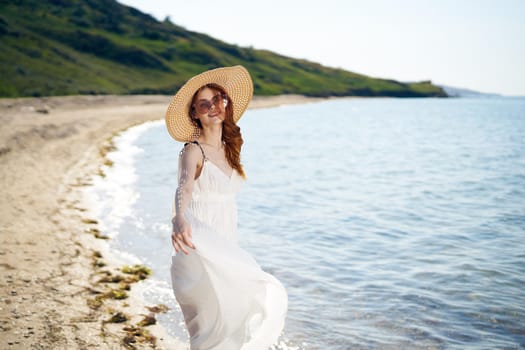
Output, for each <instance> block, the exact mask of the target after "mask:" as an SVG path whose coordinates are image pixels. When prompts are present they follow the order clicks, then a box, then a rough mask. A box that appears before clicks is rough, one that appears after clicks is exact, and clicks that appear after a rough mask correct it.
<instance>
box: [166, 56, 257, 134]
mask: <svg viewBox="0 0 525 350" xmlns="http://www.w3.org/2000/svg"><path fill="white" fill-rule="evenodd" d="M209 83H215V84H218V85H220V86H222V87H223V88H224V90H226V93H227V94H228V96H229V97H230V99H231V100H232V103H233V121H234V122H235V123H237V121H238V120H239V119H241V116H242V114H243V113H244V111H245V110H246V108H247V107H248V104H249V103H250V100H251V99H252V95H253V82H252V78H251V77H250V73H248V71H247V70H246V68H244V67H243V66H234V67H223V68H217V69H212V70H209V71H206V72H204V73H201V74H199V75H196V76H194V77H193V78H191V79H190V80H188V81H187V82H186V84H184V85H183V86H182V87H181V88H180V89H179V91H177V93H176V94H175V96H173V97H172V99H171V102H170V105H169V106H168V110H167V111H166V127H167V128H168V132H169V134H170V135H171V137H173V138H174V139H175V140H177V141H181V142H189V141H193V140H195V139H196V138H197V137H198V136H199V128H198V126H197V125H196V123H195V122H193V121H192V119H191V118H190V104H191V99H192V98H193V95H194V94H195V91H197V90H198V89H199V88H200V87H201V86H203V85H206V84H209Z"/></svg>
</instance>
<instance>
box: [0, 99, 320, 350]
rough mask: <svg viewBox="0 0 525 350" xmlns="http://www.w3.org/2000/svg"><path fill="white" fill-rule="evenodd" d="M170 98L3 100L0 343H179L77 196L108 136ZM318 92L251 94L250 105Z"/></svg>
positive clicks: (158, 113) (149, 115) (160, 110)
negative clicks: (144, 300)
mask: <svg viewBox="0 0 525 350" xmlns="http://www.w3.org/2000/svg"><path fill="white" fill-rule="evenodd" d="M169 99H170V96H158V95H151V96H147V95H145V96H68V97H49V98H22V99H1V100H0V122H1V127H0V164H1V167H0V169H1V170H0V171H1V178H2V186H1V191H2V202H1V205H0V217H1V221H0V224H1V236H0V288H1V294H0V295H1V300H0V335H1V336H0V339H1V340H0V348H2V349H51V348H52V349H120V348H142V349H147V348H158V349H167V348H169V349H184V348H185V347H184V345H183V344H179V343H177V342H176V341H175V340H173V339H169V337H168V336H166V334H165V332H164V330H163V329H162V328H160V327H159V326H158V325H148V323H152V322H153V321H154V316H155V314H156V313H158V312H162V310H161V308H162V307H161V306H157V308H152V307H155V305H144V304H143V303H142V301H141V300H140V298H137V297H136V296H135V294H136V293H134V291H135V289H137V288H140V287H139V286H140V279H141V278H147V276H146V274H145V273H144V271H140V269H139V271H123V270H122V267H123V266H122V265H120V264H119V262H118V261H116V260H115V259H114V258H113V257H112V256H111V254H109V253H108V250H107V243H106V240H105V238H106V237H105V236H104V232H100V230H99V229H98V228H97V222H96V221H95V220H93V218H92V217H91V216H90V213H89V210H88V207H87V205H86V204H85V202H84V200H83V196H82V189H83V188H84V186H89V185H90V180H91V177H92V176H93V175H94V174H97V173H98V172H99V171H100V167H101V165H102V164H103V163H104V162H105V161H107V159H105V158H104V155H105V154H106V153H107V151H108V150H111V147H112V143H111V139H112V137H113V136H114V135H116V134H117V133H118V132H120V131H123V130H125V129H127V128H129V127H130V126H133V125H136V124H139V123H143V122H145V121H150V120H158V119H163V118H164V113H165V110H166V107H167V105H168V103H169ZM318 100H319V99H316V98H306V97H303V96H297V95H287V96H275V97H255V98H254V99H253V101H252V103H251V105H250V108H264V107H273V106H278V105H282V104H293V103H306V102H309V101H318ZM166 236H167V239H168V237H169V232H166ZM126 272H128V273H126ZM129 272H131V273H129ZM137 281H138V282H137ZM147 307H149V309H148V308H147ZM159 309H160V310H159Z"/></svg>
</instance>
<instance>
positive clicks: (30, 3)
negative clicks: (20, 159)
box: [0, 0, 446, 97]
mask: <svg viewBox="0 0 525 350" xmlns="http://www.w3.org/2000/svg"><path fill="white" fill-rule="evenodd" d="M0 52H1V54H0V79H1V80H0V96H4V97H6V96H9V97H16V96H43V95H68V94H90V93H92V94H108V93H111V94H129V93H167V94H170V93H173V92H174V91H175V90H176V89H177V88H178V87H179V86H180V85H181V84H183V82H184V81H186V80H187V79H188V78H189V77H191V76H192V75H194V74H196V73H199V72H201V71H203V70H206V69H210V68H214V67H218V66H228V65H235V64H242V65H244V66H245V67H246V68H248V70H249V71H250V72H251V74H252V77H253V79H254V84H255V93H256V94H259V95H273V94H283V93H296V94H304V95H310V96H351V95H357V96H402V97H410V96H446V95H445V93H444V92H443V90H442V89H441V88H439V87H436V86H433V85H432V84H431V83H430V82H419V83H410V84H405V83H400V82H396V81H392V80H383V79H373V78H370V77H367V76H364V75H360V74H356V73H352V72H348V71H344V70H341V69H333V68H328V67H323V66H321V65H319V64H317V63H313V62H309V61H305V60H298V59H292V58H289V57H285V56H281V55H278V54H275V53H273V52H270V51H266V50H255V49H251V48H243V47H238V46H236V45H230V44H227V43H224V42H222V41H220V40H217V39H214V38H212V37H209V36H207V35H204V34H200V33H195V32H191V31H187V30H185V29H183V28H181V27H179V26H177V25H175V24H173V23H170V22H169V21H164V22H159V21H157V20H155V19H154V18H152V17H151V16H149V15H146V14H143V13H141V12H140V11H138V10H135V9H133V8H130V7H127V6H124V5H121V4H119V3H117V2H116V1H114V0H47V1H44V0H42V1H38V0H25V1H5V0H0Z"/></svg>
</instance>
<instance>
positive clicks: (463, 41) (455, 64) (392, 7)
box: [118, 0, 525, 96]
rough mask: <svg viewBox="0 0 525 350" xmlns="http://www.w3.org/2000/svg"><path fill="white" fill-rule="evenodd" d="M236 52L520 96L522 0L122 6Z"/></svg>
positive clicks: (524, 27) (524, 44)
mask: <svg viewBox="0 0 525 350" xmlns="http://www.w3.org/2000/svg"><path fill="white" fill-rule="evenodd" d="M118 1H119V2H120V3H122V4H125V5H128V6H132V7H135V8H137V9H139V10H141V11H142V12H145V13H148V14H150V15H152V16H154V17H155V18H157V19H159V20H163V19H164V18H166V16H169V17H170V20H171V21H172V22H173V23H175V24H177V25H179V26H182V27H184V28H186V29H188V30H191V31H195V32H200V33H205V34H208V35H210V36H212V37H214V38H216V39H220V40H222V41H224V42H227V43H230V44H236V45H239V46H242V47H253V48H256V49H265V50H270V51H273V52H276V53H279V54H282V55H285V56H289V57H294V58H302V59H307V60H309V61H313V62H318V63H321V64H323V65H325V66H328V67H337V68H343V69H345V70H349V71H353V72H356V73H361V74H366V75H369V76H372V77H377V78H387V79H395V80H399V81H404V82H409V81H421V80H431V81H432V82H433V83H434V84H438V85H447V86H453V87H458V88H467V89H472V90H476V91H481V92H490V93H499V94H503V95H520V96H525V1H523V0H499V1H498V0H491V1H489V0H433V1H431V0H396V1H394V0H368V1H362V0H322V1H308V0H303V1H298V0H279V1H276V0H264V1H261V0H258V1H247V0H221V1H211V0H200V1H189V0H184V1H180V0H118Z"/></svg>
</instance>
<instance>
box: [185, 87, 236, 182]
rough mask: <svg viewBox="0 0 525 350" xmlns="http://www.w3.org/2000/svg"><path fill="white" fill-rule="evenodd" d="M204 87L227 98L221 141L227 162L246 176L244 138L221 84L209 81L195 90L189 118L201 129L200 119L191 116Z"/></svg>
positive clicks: (230, 101) (231, 104)
mask: <svg viewBox="0 0 525 350" xmlns="http://www.w3.org/2000/svg"><path fill="white" fill-rule="evenodd" d="M206 88H208V89H211V90H213V91H214V92H218V93H220V94H224V95H225V96H226V98H227V99H228V104H227V105H226V110H225V118H224V121H223V122H222V142H223V143H224V153H225V154H226V160H227V161H228V164H230V166H231V167H232V168H233V169H235V170H237V172H238V173H239V175H241V177H243V178H246V174H245V173H244V169H243V168H242V165H241V147H242V144H243V143H244V140H243V139H242V135H241V128H240V127H239V126H238V125H237V124H235V122H234V121H233V101H232V100H231V98H230V96H228V93H227V92H226V90H224V88H223V87H222V86H220V85H218V84H215V83H209V84H206V85H203V86H201V87H200V88H199V89H198V90H197V91H195V94H194V95H193V98H192V99H191V108H190V118H191V119H192V120H193V121H195V123H196V124H197V126H198V127H199V129H202V125H201V123H200V121H199V120H198V119H194V118H192V117H191V116H192V115H193V114H194V113H195V107H193V105H194V104H195V100H196V99H197V95H198V94H199V93H200V92H201V91H202V90H204V89H206Z"/></svg>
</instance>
